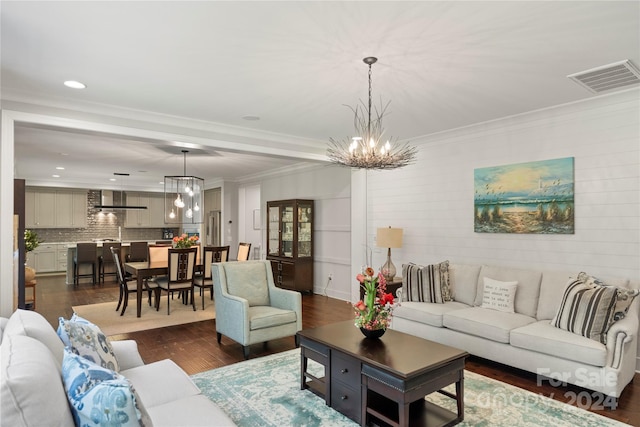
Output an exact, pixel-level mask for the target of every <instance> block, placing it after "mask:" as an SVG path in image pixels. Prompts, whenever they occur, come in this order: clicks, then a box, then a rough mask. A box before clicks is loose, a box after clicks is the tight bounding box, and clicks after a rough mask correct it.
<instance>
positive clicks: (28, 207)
mask: <svg viewBox="0 0 640 427" xmlns="http://www.w3.org/2000/svg"><path fill="white" fill-rule="evenodd" d="M55 206H56V192H55V191H54V190H38V191H35V190H29V189H27V190H26V191H25V206H24V210H25V226H26V227H27V228H51V227H55V225H56V217H55Z"/></svg>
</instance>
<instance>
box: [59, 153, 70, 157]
mask: <svg viewBox="0 0 640 427" xmlns="http://www.w3.org/2000/svg"><path fill="white" fill-rule="evenodd" d="M59 154H60V155H61V156H68V155H69V153H59Z"/></svg>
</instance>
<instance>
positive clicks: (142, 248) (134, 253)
mask: <svg viewBox="0 0 640 427" xmlns="http://www.w3.org/2000/svg"><path fill="white" fill-rule="evenodd" d="M148 251H149V249H148V244H147V242H131V245H130V246H129V253H128V254H127V262H146V261H148V260H149V252H148Z"/></svg>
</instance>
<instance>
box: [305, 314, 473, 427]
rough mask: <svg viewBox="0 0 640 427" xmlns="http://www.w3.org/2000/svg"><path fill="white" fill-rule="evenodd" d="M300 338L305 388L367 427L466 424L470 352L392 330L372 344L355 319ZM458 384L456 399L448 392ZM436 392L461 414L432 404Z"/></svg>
mask: <svg viewBox="0 0 640 427" xmlns="http://www.w3.org/2000/svg"><path fill="white" fill-rule="evenodd" d="M298 338H299V340H300V357H301V364H300V388H301V389H306V388H309V389H310V390H311V391H313V392H314V393H316V394H318V395H320V396H322V397H324V399H325V402H326V403H327V405H329V406H331V407H332V408H334V409H336V410H337V411H339V412H341V413H343V414H344V415H346V416H348V417H349V418H351V419H352V420H354V421H356V422H357V423H360V425H362V426H365V425H368V423H369V422H373V423H380V422H382V424H384V423H386V424H389V425H392V426H408V425H428V426H432V425H434V426H452V425H455V424H457V423H459V422H461V421H462V420H463V419H464V402H463V399H464V364H465V359H466V357H467V356H468V353H467V352H466V351H463V350H459V349H456V348H453V347H449V346H446V345H442V344H438V343H436V342H432V341H428V340H425V339H422V338H418V337H415V336H412V335H408V334H405V333H402V332H398V331H394V330H391V329H388V330H387V332H386V333H385V335H384V336H383V337H382V338H381V339H379V340H375V339H373V340H372V339H366V338H364V336H363V335H362V333H361V332H360V330H359V329H358V328H356V327H355V326H354V325H353V321H350V320H349V321H346V322H339V323H333V324H330V325H326V326H320V327H318V328H313V329H304V330H302V331H300V332H298ZM308 359H312V360H314V361H316V362H318V363H320V364H321V365H323V366H324V377H317V376H314V375H312V374H311V373H309V372H307V366H308ZM454 383H455V385H456V392H455V394H453V393H449V392H446V391H444V390H442V389H443V388H444V387H446V386H448V385H450V384H454ZM433 392H439V393H442V394H444V395H446V396H448V397H450V398H452V399H455V400H456V403H457V413H453V412H451V411H448V410H446V409H444V408H441V407H438V406H436V405H434V404H432V403H430V402H427V401H426V400H425V399H424V397H425V396H427V395H428V394H431V393H433Z"/></svg>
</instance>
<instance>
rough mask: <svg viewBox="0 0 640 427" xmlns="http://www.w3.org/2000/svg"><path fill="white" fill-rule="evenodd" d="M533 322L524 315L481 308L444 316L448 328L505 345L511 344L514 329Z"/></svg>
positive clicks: (454, 312) (532, 319)
mask: <svg viewBox="0 0 640 427" xmlns="http://www.w3.org/2000/svg"><path fill="white" fill-rule="evenodd" d="M533 322H535V319H534V318H532V317H529V316H525V315H524V314H518V313H504V312H501V311H496V310H489V309H486V308H480V307H471V308H465V309H464V310H455V311H451V312H449V313H446V314H445V315H444V316H443V324H444V326H445V327H446V328H449V329H453V330H454V331H458V332H464V333H466V334H471V335H475V336H478V337H482V338H486V339H489V340H491V341H497V342H501V343H505V344H508V343H509V334H510V332H511V330H512V329H515V328H519V327H522V326H524V325H528V324H529V323H533Z"/></svg>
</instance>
